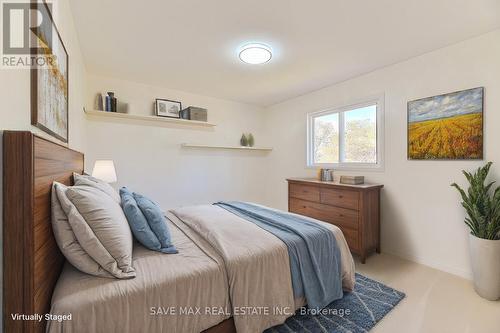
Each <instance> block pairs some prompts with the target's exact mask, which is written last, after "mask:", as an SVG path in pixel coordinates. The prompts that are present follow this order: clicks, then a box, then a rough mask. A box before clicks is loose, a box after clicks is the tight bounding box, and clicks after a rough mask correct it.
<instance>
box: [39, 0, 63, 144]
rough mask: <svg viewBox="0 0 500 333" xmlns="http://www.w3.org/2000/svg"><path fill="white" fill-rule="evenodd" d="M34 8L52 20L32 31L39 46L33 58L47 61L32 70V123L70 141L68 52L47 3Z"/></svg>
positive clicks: (44, 22)
mask: <svg viewBox="0 0 500 333" xmlns="http://www.w3.org/2000/svg"><path fill="white" fill-rule="evenodd" d="M33 5H34V6H37V8H36V9H37V10H38V11H39V12H40V13H41V14H42V15H41V17H43V18H48V21H47V20H44V21H43V22H42V23H41V24H34V26H36V28H33V29H32V31H33V33H34V35H35V36H36V39H37V41H36V43H37V46H38V47H36V48H33V51H32V55H34V56H37V59H45V60H46V61H45V62H44V64H43V66H34V67H33V68H32V69H31V124H32V125H34V126H36V127H38V128H40V129H41V130H43V131H45V132H47V133H49V134H50V135H52V136H53V137H55V138H57V139H59V140H61V141H63V142H68V105H69V104H68V96H69V95H68V67H69V57H68V53H67V51H66V48H65V47H64V44H63V41H62V39H61V35H60V34H59V31H58V30H57V27H56V25H55V23H54V21H53V18H52V15H51V12H50V9H49V6H48V5H47V3H45V2H37V3H34V4H33ZM41 55H43V57H40V56H41Z"/></svg>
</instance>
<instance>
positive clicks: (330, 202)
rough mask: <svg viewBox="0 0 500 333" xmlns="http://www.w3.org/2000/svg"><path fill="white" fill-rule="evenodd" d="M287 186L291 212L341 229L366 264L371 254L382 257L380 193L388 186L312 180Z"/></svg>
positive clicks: (352, 250) (302, 180)
mask: <svg viewBox="0 0 500 333" xmlns="http://www.w3.org/2000/svg"><path fill="white" fill-rule="evenodd" d="M287 182H288V211H289V212H291V213H296V214H300V215H304V216H308V217H312V218H315V219H317V220H320V221H323V222H327V223H331V224H333V225H335V226H337V227H338V228H339V229H340V230H341V231H342V233H343V234H344V237H345V239H346V241H347V244H348V245H349V249H350V250H351V253H353V254H356V255H358V256H359V257H360V261H361V263H362V264H364V263H365V261H366V258H367V256H368V255H369V254H370V253H373V252H376V253H380V190H381V189H382V188H383V187H384V185H382V184H366V183H365V184H360V185H349V184H341V183H337V182H326V181H320V180H316V179H309V178H289V179H287Z"/></svg>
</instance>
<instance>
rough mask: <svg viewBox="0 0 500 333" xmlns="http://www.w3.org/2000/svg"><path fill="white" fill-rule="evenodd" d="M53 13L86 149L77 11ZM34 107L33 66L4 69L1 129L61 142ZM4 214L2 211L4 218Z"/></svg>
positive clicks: (74, 140)
mask: <svg viewBox="0 0 500 333" xmlns="http://www.w3.org/2000/svg"><path fill="white" fill-rule="evenodd" d="M53 16H54V20H55V22H56V25H57V27H58V30H59V32H60V34H61V37H62V40H63V42H64V45H65V47H66V50H67V51H68V54H69V79H70V80H69V131H70V135H69V146H70V147H71V148H74V149H77V150H80V151H85V134H86V128H85V119H84V116H83V111H82V108H83V103H84V102H83V101H84V96H85V93H84V91H85V66H84V64H83V59H82V55H81V51H80V46H79V44H78V38H77V36H76V30H75V27H74V24H73V15H72V13H71V11H70V8H69V3H68V1H67V0H57V1H54V2H53ZM30 110H31V109H30V72H29V70H25V69H8V70H7V69H0V131H1V130H24V131H32V132H34V133H36V134H39V135H40V136H42V137H45V138H48V139H50V140H53V141H56V142H57V141H58V140H57V139H54V138H52V137H51V136H49V135H47V134H46V133H44V132H42V131H41V130H39V129H38V128H36V127H33V126H31V113H30V112H31V111H30ZM0 143H1V140H0ZM0 153H1V149H0ZM1 158H2V155H1V154H0V159H1ZM0 162H1V161H0ZM0 171H1V168H0ZM1 185H2V183H1V180H0V202H2V201H1V200H2V193H3V190H2V186H1ZM0 213H1V209H0ZM2 216H3V215H1V214H0V219H1V218H2ZM0 242H1V238H0ZM1 249H2V246H1V244H0V251H1ZM0 254H1V253H0ZM2 267H3V266H0V270H1V269H2ZM1 277H2V274H0V279H1ZM2 290H3V288H0V298H1V297H2V294H1V292H2ZM1 307H2V303H0V310H1ZM2 319H3V317H2V318H0V327H1V324H2V322H1V321H2Z"/></svg>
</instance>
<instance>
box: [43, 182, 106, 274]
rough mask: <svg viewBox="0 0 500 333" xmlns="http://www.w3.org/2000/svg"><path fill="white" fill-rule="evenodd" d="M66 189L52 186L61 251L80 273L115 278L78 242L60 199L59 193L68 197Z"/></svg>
mask: <svg viewBox="0 0 500 333" xmlns="http://www.w3.org/2000/svg"><path fill="white" fill-rule="evenodd" d="M66 189H67V186H66V185H63V184H60V183H57V182H54V183H53V184H52V195H51V202H52V230H53V232H54V237H55V239H56V242H57V245H59V249H61V252H62V253H63V255H64V256H65V257H66V259H67V260H68V261H69V262H70V263H71V264H72V265H73V266H75V267H76V268H77V269H79V270H80V271H82V272H84V273H87V274H90V275H95V276H100V277H107V278H112V277H113V276H112V275H111V274H110V273H108V272H107V271H106V270H104V269H103V268H102V267H101V266H100V265H99V264H98V263H97V262H96V261H95V260H94V259H92V257H91V256H89V255H88V254H87V252H85V250H84V249H83V248H82V246H81V245H80V243H79V242H78V239H77V238H76V236H75V233H74V232H73V229H72V228H71V225H70V224H69V221H68V217H67V215H66V212H65V211H64V210H63V208H62V206H61V203H60V202H59V198H58V192H59V196H64V197H65V196H66V194H65V192H66Z"/></svg>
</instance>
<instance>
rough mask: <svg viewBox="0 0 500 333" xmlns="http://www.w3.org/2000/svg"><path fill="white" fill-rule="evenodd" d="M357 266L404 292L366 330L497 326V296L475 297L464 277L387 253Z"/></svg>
mask: <svg viewBox="0 0 500 333" xmlns="http://www.w3.org/2000/svg"><path fill="white" fill-rule="evenodd" d="M356 271H357V272H358V273H361V274H363V275H366V276H368V277H370V278H372V279H375V280H377V281H380V282H382V283H385V284H387V285H389V286H391V287H393V288H395V289H398V290H400V291H403V292H404V293H406V298H405V299H404V300H402V301H401V303H399V305H397V306H396V308H395V309H394V310H393V311H391V312H390V313H389V314H388V315H387V316H386V317H385V318H384V319H382V320H381V321H380V322H379V323H378V324H377V325H376V326H375V327H374V328H373V330H372V331H370V333H372V332H373V333H393V332H394V333H401V332H405V333H417V332H418V333H434V332H436V333H447V332H450V333H451V332H453V333H462V332H464V333H465V332H467V333H499V332H500V301H497V302H491V301H487V300H485V299H482V298H481V297H479V296H478V295H477V294H476V293H475V292H474V289H473V286H472V282H471V281H469V280H466V279H463V278H460V277H457V276H455V275H452V274H449V273H445V272H442V271H438V270H436V269H433V268H430V267H427V266H423V265H420V264H416V263H413V262H410V261H406V260H402V259H400V258H397V257H394V256H391V255H387V254H378V255H377V254H376V255H372V256H370V257H369V258H368V259H367V260H366V264H364V265H362V264H361V263H359V262H358V261H357V262H356Z"/></svg>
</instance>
